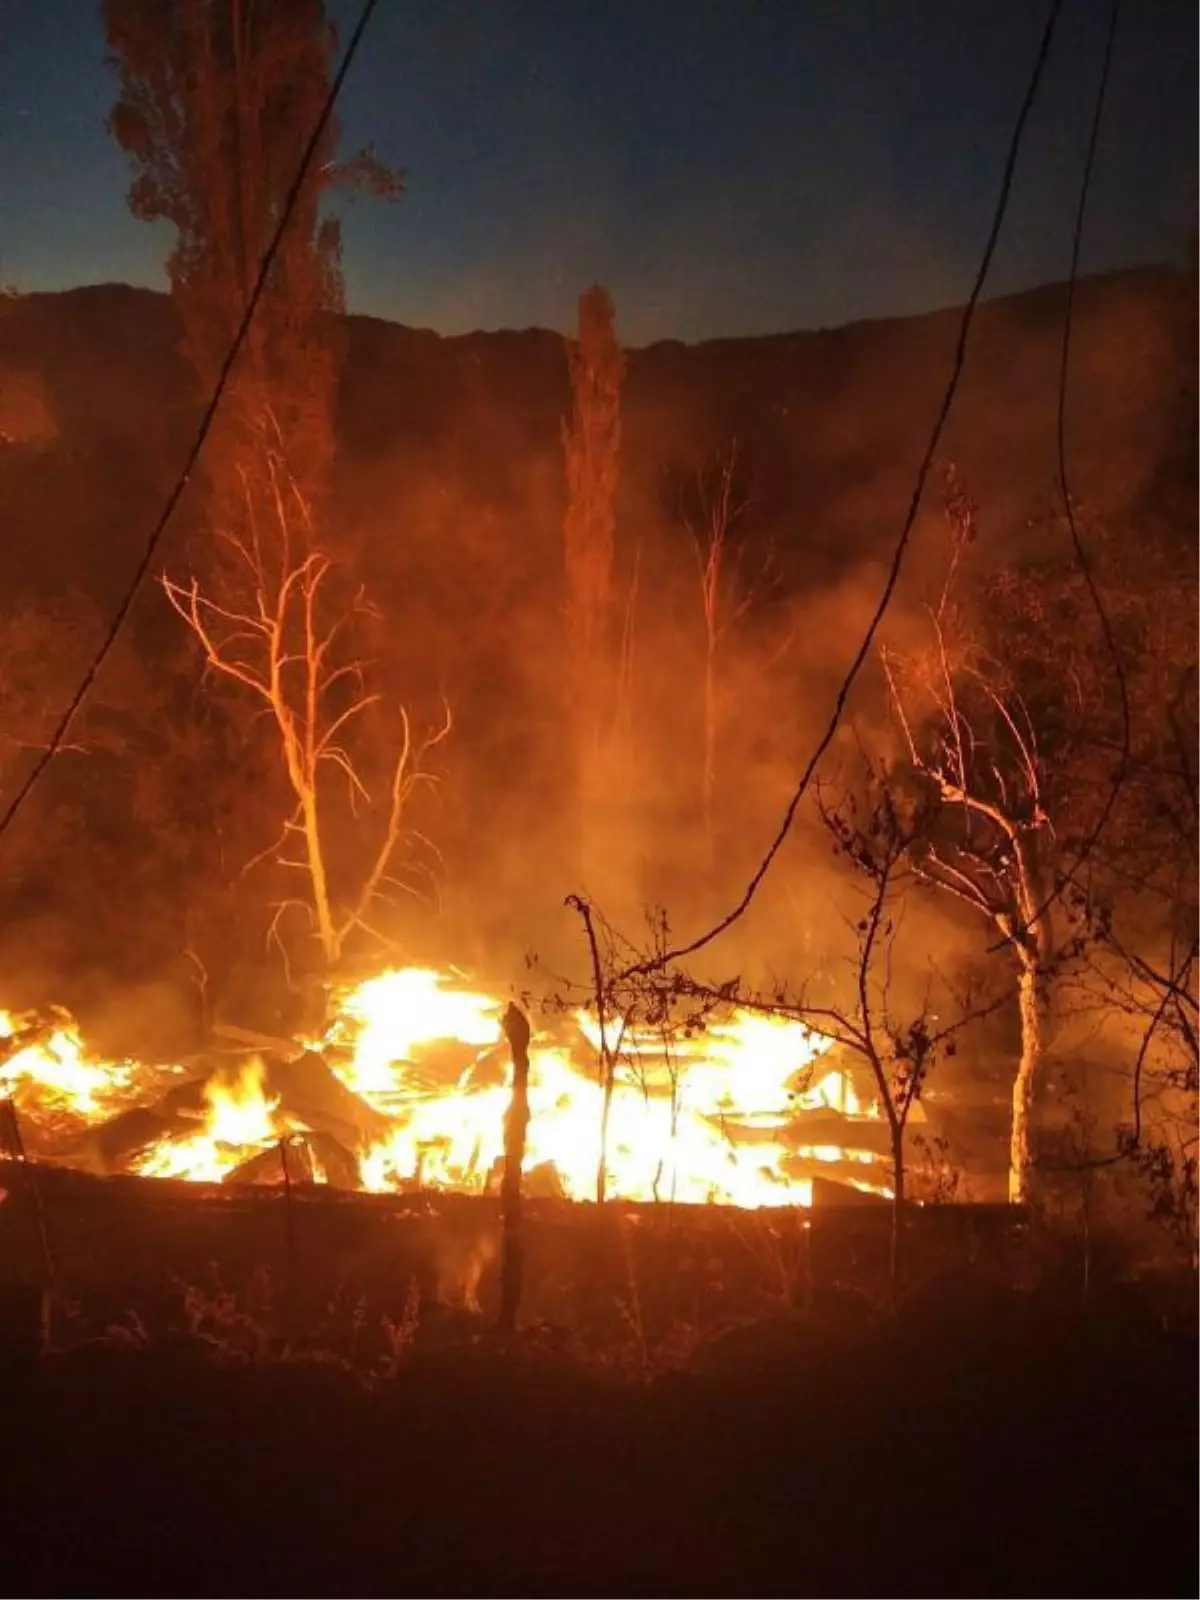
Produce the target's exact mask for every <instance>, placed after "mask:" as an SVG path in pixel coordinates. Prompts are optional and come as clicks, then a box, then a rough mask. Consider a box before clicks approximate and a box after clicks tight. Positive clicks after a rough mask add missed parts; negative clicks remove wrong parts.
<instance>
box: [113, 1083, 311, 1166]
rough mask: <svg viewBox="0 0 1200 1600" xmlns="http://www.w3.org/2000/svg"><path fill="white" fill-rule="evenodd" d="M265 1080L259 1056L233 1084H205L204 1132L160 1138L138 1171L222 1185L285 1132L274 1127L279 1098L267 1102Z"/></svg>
mask: <svg viewBox="0 0 1200 1600" xmlns="http://www.w3.org/2000/svg"><path fill="white" fill-rule="evenodd" d="M263 1076H264V1073H263V1064H262V1062H261V1061H260V1060H258V1058H257V1057H255V1058H254V1059H253V1060H251V1061H249V1062H247V1063H246V1065H245V1066H244V1067H243V1068H242V1069H241V1071H240V1072H239V1073H238V1074H237V1076H236V1077H234V1078H233V1079H232V1080H231V1081H229V1080H225V1079H222V1078H220V1077H217V1078H212V1079H210V1080H209V1082H208V1083H206V1084H205V1086H204V1106H205V1116H204V1126H203V1127H202V1129H201V1130H200V1132H199V1133H195V1134H193V1135H192V1136H191V1137H190V1138H187V1139H162V1140H160V1141H159V1143H158V1144H156V1145H154V1146H153V1147H152V1149H150V1150H149V1151H147V1153H146V1154H145V1155H144V1156H142V1157H140V1158H139V1159H138V1161H137V1162H136V1163H135V1165H134V1170H135V1171H136V1172H138V1173H140V1174H141V1175H142V1176H143V1177H146V1178H187V1179H190V1180H191V1181H192V1182H194V1183H220V1182H221V1181H222V1180H223V1179H224V1178H225V1177H227V1176H228V1174H229V1173H230V1172H232V1171H233V1170H234V1168H235V1167H239V1166H241V1165H242V1163H243V1162H244V1161H245V1160H246V1159H247V1158H248V1157H249V1156H251V1155H253V1154H254V1153H255V1152H256V1151H259V1150H265V1149H266V1148H267V1147H268V1146H269V1145H274V1144H278V1143H279V1140H280V1139H281V1138H282V1137H283V1134H284V1132H285V1131H286V1130H285V1129H282V1128H279V1127H277V1125H276V1121H275V1116H276V1112H277V1110H278V1108H279V1100H278V1098H275V1099H272V1100H268V1098H267V1096H266V1094H265V1093H264V1092H263Z"/></svg>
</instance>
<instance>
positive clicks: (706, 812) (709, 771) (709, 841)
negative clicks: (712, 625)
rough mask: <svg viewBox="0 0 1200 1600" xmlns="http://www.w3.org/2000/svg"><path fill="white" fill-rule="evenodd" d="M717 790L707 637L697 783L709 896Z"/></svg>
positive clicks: (713, 677)
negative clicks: (701, 763)
mask: <svg viewBox="0 0 1200 1600" xmlns="http://www.w3.org/2000/svg"><path fill="white" fill-rule="evenodd" d="M716 789H717V663H716V644H715V642H714V640H713V638H712V636H711V633H710V635H709V640H708V646H707V649H706V651H705V656H704V766H703V771H702V773H701V782H700V802H701V814H702V817H703V823H704V849H705V862H704V867H705V873H706V875H707V878H708V882H707V884H706V885H705V887H706V890H707V892H708V894H709V895H710V896H712V895H713V894H714V893H715V889H716V885H715V883H714V881H713V879H714V875H715V873H716V866H717V847H716V838H715V833H714V830H715V822H714V802H715V799H716Z"/></svg>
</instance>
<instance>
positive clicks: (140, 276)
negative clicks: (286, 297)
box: [0, 0, 1197, 343]
mask: <svg viewBox="0 0 1200 1600" xmlns="http://www.w3.org/2000/svg"><path fill="white" fill-rule="evenodd" d="M355 9H356V0H335V3H334V5H333V10H334V13H335V15H337V16H338V17H339V19H342V18H347V17H349V15H350V14H351V13H352V12H353V11H354V10H355ZM1045 10H1046V0H690V3H686V4H685V3H683V0H557V3H556V0H471V3H458V0H380V5H379V10H378V12H377V14H376V17H375V20H374V22H373V24H372V27H371V31H370V32H369V34H368V36H367V41H366V43H365V44H364V48H363V54H362V55H361V56H360V58H359V60H358V61H357V62H356V63H355V66H354V68H353V71H352V73H351V76H350V79H349V81H348V83H347V88H346V99H345V103H344V110H343V121H344V124H345V128H346V134H347V140H348V142H364V141H367V140H373V141H374V143H375V145H376V147H377V149H378V150H379V153H380V154H381V155H383V156H384V157H385V158H386V159H388V160H390V161H393V162H394V163H395V164H397V165H399V166H403V167H406V168H407V170H408V175H409V193H408V195H407V197H406V198H405V199H404V200H403V201H401V202H400V204H399V205H398V206H395V207H389V208H383V207H380V206H377V205H373V204H372V205H365V204H361V203H360V204H358V205H356V206H355V207H354V208H353V209H352V210H351V211H350V213H349V215H348V216H347V219H346V260H345V265H346V277H347V286H348V292H349V299H350V304H351V307H352V309H355V310H362V311H370V312H373V313H375V314H377V315H381V316H387V317H392V318H395V319H396V320H398V321H403V322H408V323H412V324H416V325H422V326H428V327H433V328H436V329H438V330H440V331H444V332H458V331H462V330H464V329H467V328H475V327H484V328H495V327H526V326H528V325H530V324H539V325H543V326H550V327H557V328H564V327H566V326H568V325H569V323H570V321H571V319H572V317H573V312H574V301H575V297H576V295H577V293H578V291H579V289H580V288H581V287H583V286H584V285H585V284H587V283H589V282H591V281H592V280H594V279H597V278H599V279H601V280H602V281H604V282H606V283H607V284H608V285H609V286H610V287H611V289H612V290H613V293H614V295H615V297H616V301H617V309H618V316H619V319H620V323H621V327H622V331H623V333H624V335H625V337H626V338H628V339H629V340H630V342H633V343H641V342H645V341H647V340H649V339H654V338H661V337H676V338H684V339H694V338H699V337H707V336H713V335H721V334H747V333H765V332H772V331H777V330H781V329H787V328H801V327H813V326H820V325H831V324H837V323H841V322H845V321H848V320H851V319H854V318H858V317H864V316H887V315H891V314H895V313H905V312H912V311H917V310H922V309H926V308H929V307H933V306H939V305H946V304H952V303H959V302H961V300H962V299H963V297H964V296H965V293H966V290H967V286H968V284H969V282H970V278H971V275H972V271H973V268H974V265H975V263H976V261H977V259H978V254H979V251H980V249H981V247H982V243H983V239H984V235H985V232H986V229H987V223H988V219H989V216H990V212H991V208H992V206H993V204H994V201H995V195H996V188H997V183H998V179H999V174H1000V170H1001V166H1002V162H1003V157H1004V150H1005V145H1006V142H1007V140H1008V137H1009V133H1010V129H1011V126H1012V122H1013V119H1014V117H1015V114H1016V110H1017V106H1018V103H1019V100H1020V97H1021V94H1022V92H1023V89H1024V85H1025V81H1026V78H1027V75H1028V73H1029V70H1030V67H1031V64H1032V60H1033V56H1034V52H1035V50H1036V47H1037V41H1038V38H1039V36H1040V32H1041V28H1042V25H1043V20H1044V15H1045ZM1124 10H1125V15H1124V16H1123V18H1122V22H1121V27H1120V32H1119V35H1118V45H1117V57H1116V64H1115V68H1114V74H1113V81H1112V90H1111V96H1110V101H1109V110H1108V116H1107V120H1106V124H1105V128H1104V132H1103V136H1102V143H1101V148H1100V155H1099V166H1098V170H1097V174H1096V179H1095V185H1094V190H1093V204H1092V208H1091V211H1090V215H1089V231H1088V238H1087V243H1086V249H1085V263H1084V264H1085V268H1086V269H1087V270H1096V269H1101V268H1107V267H1112V266H1122V265H1132V264H1135V263H1140V262H1146V261H1153V260H1161V259H1164V258H1167V257H1170V256H1178V255H1180V254H1181V253H1182V247H1183V240H1184V236H1185V233H1186V231H1187V230H1188V229H1189V228H1191V227H1192V226H1193V225H1194V217H1195V207H1196V144H1197V129H1196V79H1197V25H1196V10H1195V5H1194V0H1126V3H1125V7H1124ZM1106 13H1107V5H1106V3H1105V0H1066V4H1065V6H1064V15H1063V20H1062V23H1061V26H1060V33H1059V36H1058V39H1057V41H1056V45H1055V49H1054V52H1053V55H1052V58H1051V61H1050V66H1049V72H1048V78H1047V81H1046V85H1045V90H1044V96H1043V99H1042V100H1041V102H1040V104H1039V107H1038V109H1037V112H1036V114H1035V116H1034V118H1033V120H1032V122H1031V125H1030V130H1029V138H1028V140H1027V143H1026V145H1025V148H1024V151H1023V155H1022V160H1021V166H1020V170H1019V174H1018V182H1017V188H1016V192H1015V196H1014V204H1013V208H1012V211H1011V213H1010V221H1009V224H1008V227H1007V230H1006V233H1005V236H1004V239H1003V242H1002V245H1001V248H1000V251H999V254H998V257H997V261H996V266H995V269H994V276H993V279H992V281H991V283H990V284H989V291H990V292H992V293H996V292H1003V291H1007V290H1011V289H1014V288H1020V287H1024V286H1028V285H1030V284H1033V283H1038V282H1044V281H1046V280H1049V279H1055V278H1061V277H1062V276H1063V275H1064V272H1065V268H1066V264H1067V261H1068V258H1069V250H1070V227H1071V216H1072V212H1073V208H1074V200H1075V192H1076V185H1077V183H1078V178H1079V171H1080V166H1081V162H1082V157H1083V151H1084V145H1085V141H1086V136H1087V124H1088V118H1089V115H1090V106H1091V97H1092V94H1093V92H1094V86H1095V82H1096V77H1097V73H1098V71H1099V66H1100V57H1101V51H1102V47H1103V38H1104V28H1105V20H1106ZM111 97H112V83H111V78H110V75H109V72H108V69H107V68H106V66H105V64H104V41H103V36H102V31H101V25H100V21H99V14H98V7H97V5H96V4H94V3H93V0H0V279H7V280H8V281H9V282H12V283H15V284H16V286H17V287H19V288H22V289H36V288H49V287H62V286H66V285H70V284H76V283H87V282H98V281H105V280H114V279H122V280H126V281H130V282H135V283H149V284H159V283H161V282H162V261H163V257H164V254H165V248H166V240H165V238H164V236H163V235H162V234H161V233H159V232H157V231H156V230H154V229H150V228H147V227H145V226H144V225H142V224H139V223H136V222H134V221H133V220H132V219H131V218H130V217H129V215H128V213H127V211H126V209H125V205H124V193H125V189H126V186H127V181H128V180H127V173H126V169H125V167H124V164H123V160H122V158H121V155H120V153H119V152H118V151H117V149H116V148H115V146H114V145H112V143H111V141H110V140H109V139H108V137H107V135H106V133H105V131H104V117H105V115H106V112H107V110H108V106H109V104H110V101H111Z"/></svg>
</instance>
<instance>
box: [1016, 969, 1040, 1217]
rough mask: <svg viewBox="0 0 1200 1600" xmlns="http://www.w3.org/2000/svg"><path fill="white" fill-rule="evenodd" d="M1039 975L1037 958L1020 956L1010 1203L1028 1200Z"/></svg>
mask: <svg viewBox="0 0 1200 1600" xmlns="http://www.w3.org/2000/svg"><path fill="white" fill-rule="evenodd" d="M1040 990H1041V974H1040V971H1039V966H1038V961H1037V958H1036V957H1035V956H1034V955H1033V954H1032V953H1030V952H1023V953H1022V956H1021V975H1020V980H1019V984H1018V1001H1019V1004H1020V1012H1021V1059H1020V1063H1019V1064H1018V1066H1017V1077H1016V1081H1015V1083H1014V1084H1013V1094H1012V1139H1011V1144H1010V1146H1009V1156H1008V1198H1009V1200H1010V1202H1011V1203H1012V1204H1013V1205H1026V1204H1027V1203H1028V1201H1029V1187H1030V1175H1031V1172H1032V1168H1033V1097H1034V1090H1035V1087H1036V1083H1037V1078H1038V1074H1039V1072H1040V1070H1041V1064H1042V1049H1043V1038H1042V1031H1043V1030H1042V997H1041V993H1040Z"/></svg>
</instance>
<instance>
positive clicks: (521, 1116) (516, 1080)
mask: <svg viewBox="0 0 1200 1600" xmlns="http://www.w3.org/2000/svg"><path fill="white" fill-rule="evenodd" d="M504 1034H505V1037H506V1038H507V1040H508V1043H509V1048H510V1049H511V1050H512V1060H513V1084H512V1100H511V1101H510V1102H509V1107H508V1116H507V1118H506V1119H505V1124H504V1176H503V1178H502V1180H501V1183H500V1215H501V1221H502V1225H503V1230H504V1241H503V1258H502V1262H501V1269H500V1318H499V1327H500V1331H501V1332H502V1333H512V1332H513V1331H514V1330H515V1328H516V1326H517V1312H518V1310H519V1309H520V1305H521V1289H522V1285H523V1282H524V1276H525V1241H524V1237H523V1235H522V1231H521V1167H522V1165H523V1163H524V1160H525V1132H526V1129H527V1128H528V1127H529V1038H530V1034H529V1020H528V1018H527V1017H526V1016H525V1013H524V1012H523V1011H521V1010H520V1009H519V1007H517V1006H515V1005H512V1004H510V1005H509V1008H508V1010H507V1011H506V1012H505V1013H504Z"/></svg>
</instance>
